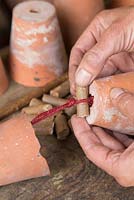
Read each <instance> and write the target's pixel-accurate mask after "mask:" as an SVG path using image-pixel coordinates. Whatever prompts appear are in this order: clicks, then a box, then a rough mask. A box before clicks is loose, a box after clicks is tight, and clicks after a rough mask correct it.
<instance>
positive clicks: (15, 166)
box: [0, 114, 50, 186]
mask: <svg viewBox="0 0 134 200" xmlns="http://www.w3.org/2000/svg"><path fill="white" fill-rule="evenodd" d="M39 151H40V144H39V142H38V140H37V138H36V136H35V134H34V129H33V127H32V125H31V123H30V122H29V121H28V118H27V117H26V116H25V115H23V114H21V115H18V116H16V117H13V118H12V119H9V120H7V121H5V122H3V123H1V124H0V185H1V186H2V185H6V184H10V183H14V182H18V181H22V180H27V179H31V178H35V177H41V176H46V175H49V174H50V171H49V167H48V164H47V162H46V160H45V159H44V158H43V157H42V156H41V154H40V152H39Z"/></svg>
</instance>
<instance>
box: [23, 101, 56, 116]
mask: <svg viewBox="0 0 134 200" xmlns="http://www.w3.org/2000/svg"><path fill="white" fill-rule="evenodd" d="M51 108H52V106H51V105H50V104H42V105H37V106H28V107H25V108H23V109H22V113H26V114H28V115H34V114H36V115H37V114H40V113H41V112H45V111H48V110H50V109H51Z"/></svg>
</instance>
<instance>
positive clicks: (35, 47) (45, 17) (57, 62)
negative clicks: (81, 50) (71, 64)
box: [10, 1, 67, 87]
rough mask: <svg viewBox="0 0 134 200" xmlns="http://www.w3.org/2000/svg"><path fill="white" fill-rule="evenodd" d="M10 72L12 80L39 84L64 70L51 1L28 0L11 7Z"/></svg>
mask: <svg viewBox="0 0 134 200" xmlns="http://www.w3.org/2000/svg"><path fill="white" fill-rule="evenodd" d="M10 65H11V75H12V78H13V80H15V81H16V82H18V83H20V84H23V85H26V86H33V87H42V86H44V85H45V84H47V83H48V82H50V81H52V80H53V79H54V78H56V77H57V76H60V75H61V74H63V73H64V72H65V71H66V70H67V57H66V53H65V48H64V44H63V41H62V37H61V33H60V29H59V24H58V20H57V17H56V11H55V8H54V6H53V5H52V4H50V3H47V2H43V1H29V2H23V3H20V4H18V5H17V6H16V7H15V8H14V10H13V21H12V34H11V44H10Z"/></svg>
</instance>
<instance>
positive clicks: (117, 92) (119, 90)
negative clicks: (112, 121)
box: [110, 88, 125, 99]
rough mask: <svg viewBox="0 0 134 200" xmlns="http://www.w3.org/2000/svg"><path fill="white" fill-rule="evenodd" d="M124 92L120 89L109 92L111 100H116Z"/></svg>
mask: <svg viewBox="0 0 134 200" xmlns="http://www.w3.org/2000/svg"><path fill="white" fill-rule="evenodd" d="M124 92H125V91H124V90H123V89H121V88H114V89H112V90H111V93H110V96H111V98H112V99H116V98H118V97H119V96H120V95H121V94H123V93H124Z"/></svg>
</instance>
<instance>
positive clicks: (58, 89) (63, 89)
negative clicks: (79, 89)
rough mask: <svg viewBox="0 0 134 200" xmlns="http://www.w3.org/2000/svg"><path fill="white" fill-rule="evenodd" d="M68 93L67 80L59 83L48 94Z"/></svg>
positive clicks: (61, 94) (62, 94) (56, 95)
mask: <svg viewBox="0 0 134 200" xmlns="http://www.w3.org/2000/svg"><path fill="white" fill-rule="evenodd" d="M69 93H70V85H69V80H67V81H65V82H63V83H62V84H61V85H59V86H57V87H56V88H54V89H52V90H51V91H50V95H52V96H54V97H65V96H67V95H68V94H69Z"/></svg>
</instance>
